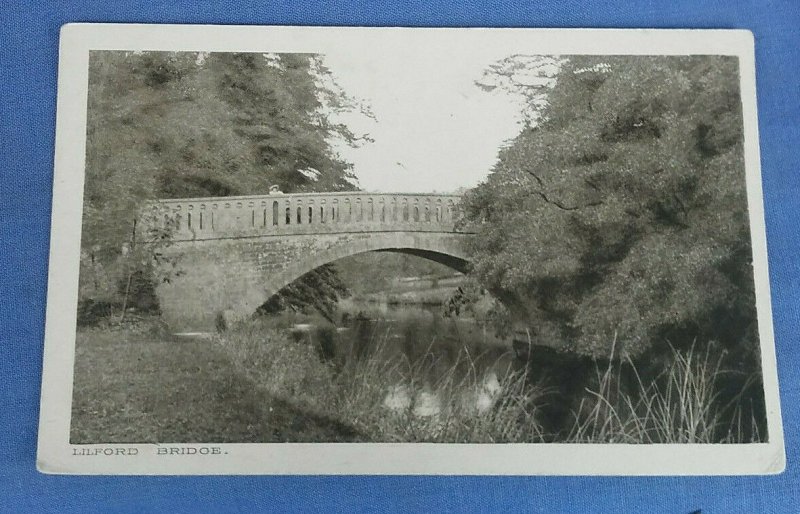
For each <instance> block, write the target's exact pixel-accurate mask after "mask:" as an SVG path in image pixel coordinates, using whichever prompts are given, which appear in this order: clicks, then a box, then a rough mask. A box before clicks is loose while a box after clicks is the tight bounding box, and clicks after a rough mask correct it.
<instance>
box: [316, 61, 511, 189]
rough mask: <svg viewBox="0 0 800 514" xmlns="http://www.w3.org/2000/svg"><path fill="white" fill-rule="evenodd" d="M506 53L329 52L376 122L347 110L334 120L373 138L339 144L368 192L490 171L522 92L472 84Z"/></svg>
mask: <svg viewBox="0 0 800 514" xmlns="http://www.w3.org/2000/svg"><path fill="white" fill-rule="evenodd" d="M503 57H506V54H497V53H496V52H495V53H492V51H491V50H489V49H487V50H485V51H484V52H483V53H481V51H477V52H476V51H473V49H470V51H468V52H465V51H463V50H461V51H459V49H457V48H450V49H448V48H441V47H440V48H437V49H436V51H425V52H420V51H418V50H417V51H414V50H408V49H405V48H403V47H394V48H385V47H384V48H380V49H369V48H365V49H364V51H363V52H357V53H353V52H349V53H327V54H325V55H324V63H325V65H326V66H327V67H328V68H329V69H330V71H331V73H332V74H333V75H334V77H335V79H336V81H337V82H338V84H339V85H340V86H341V87H342V89H343V90H344V91H345V92H346V93H347V94H348V95H350V96H351V97H355V98H357V99H359V100H361V101H362V102H363V103H365V104H366V105H368V106H369V107H370V109H371V111H372V112H373V114H374V115H375V118H376V121H373V120H371V119H370V118H368V117H366V116H363V115H361V114H360V113H350V114H346V115H341V116H337V117H335V118H334V119H335V120H336V121H339V122H343V123H345V124H346V125H347V126H348V127H350V129H351V130H352V131H353V132H354V133H356V134H362V133H367V134H369V135H370V136H371V137H372V138H373V139H374V140H375V141H374V143H366V144H363V145H361V146H360V147H358V148H349V147H347V146H346V145H344V144H335V145H334V147H335V149H336V150H337V151H338V152H339V153H340V155H341V156H342V157H343V158H344V159H345V160H346V161H348V162H351V163H352V164H353V171H354V173H355V175H356V177H357V178H358V181H359V185H360V187H361V188H362V189H364V190H366V191H381V192H422V193H424V192H434V191H435V192H452V191H455V190H457V189H459V188H464V187H472V186H475V185H476V184H478V183H479V182H480V181H482V180H483V179H485V178H486V176H487V174H488V173H489V171H490V170H491V168H492V166H493V165H494V163H495V162H496V160H497V153H498V149H499V148H500V147H501V145H503V143H504V142H506V141H508V140H510V139H512V138H513V137H515V136H516V135H517V134H518V133H519V130H520V128H521V127H520V125H519V122H520V120H521V112H522V103H521V102H522V100H521V98H519V97H517V96H514V95H511V94H505V93H500V92H492V93H489V92H486V91H484V90H482V89H481V88H479V87H478V86H476V85H475V81H476V80H478V79H480V78H481V75H482V73H483V71H484V70H485V69H486V68H487V67H488V66H489V65H490V64H492V63H493V62H495V61H497V60H499V59H502V58H503Z"/></svg>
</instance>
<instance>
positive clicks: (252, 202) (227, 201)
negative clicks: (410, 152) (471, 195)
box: [149, 192, 460, 239]
mask: <svg viewBox="0 0 800 514" xmlns="http://www.w3.org/2000/svg"><path fill="white" fill-rule="evenodd" d="M459 199H460V197H459V196H457V195H437V194H393V193H360V192H351V193H299V194H272V195H265V196H244V197H217V198H187V199H176V200H159V201H156V202H152V203H151V205H150V208H149V212H150V213H151V214H152V220H157V221H155V224H156V225H158V226H161V227H162V228H164V227H166V228H169V229H171V230H172V231H173V236H174V237H175V238H176V239H214V238H223V237H237V236H247V235H259V234H284V235H289V234H316V233H335V232H379V231H388V230H403V231H426V232H450V231H453V230H454V227H455V217H456V206H457V205H458V201H459ZM152 223H153V222H152V221H151V226H153V224H152Z"/></svg>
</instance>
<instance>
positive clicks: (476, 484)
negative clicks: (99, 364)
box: [0, 0, 800, 513]
mask: <svg viewBox="0 0 800 514" xmlns="http://www.w3.org/2000/svg"><path fill="white" fill-rule="evenodd" d="M81 4H82V5H78V3H77V2H75V3H72V2H65V1H44V0H35V1H30V2H24V1H22V0H4V1H2V2H0V352H2V353H1V355H0V391H1V392H0V511H3V512H6V511H8V512H38V511H42V512H94V511H97V512H109V511H113V512H116V511H120V512H141V511H151V510H157V511H161V510H163V511H169V512H196V511H232V512H249V511H253V510H258V511H281V512H282V511H317V512H328V511H364V510H370V511H402V512H406V511H497V512H504V511H526V512H570V513H575V512H648V513H650V512H654V513H655V512H664V513H689V512H692V511H694V510H697V509H702V511H703V512H704V513H734V512H742V513H750V512H753V513H760V512H800V470H798V466H797V463H798V456H800V439H798V436H800V430H798V420H799V419H800V416H799V414H800V412H799V411H800V394H799V393H800V391H799V387H800V361H798V357H800V348H799V347H798V345H797V334H798V327H799V326H800V325H799V323H798V322H799V321H800V302H798V300H799V299H800V298H799V297H800V259H798V258H797V257H798V253H800V252H798V250H800V238H799V237H798V236H800V229H798V223H797V217H798V214H800V178H798V174H799V173H800V52H798V46H800V45H799V44H800V2H798V0H745V1H738V2H735V1H731V0H714V1H707V2H699V1H697V0H671V1H669V2H663V5H662V2H658V1H656V0H649V1H640V2H624V1H621V0H620V1H615V0H592V1H581V0H542V1H538V2H525V1H512V0H509V1H496V2H494V3H481V2H478V1H475V0H467V1H463V0H461V1H459V0H449V1H448V0H444V1H438V0H437V1H434V0H383V1H382V2H379V3H376V4H374V5H371V4H369V3H367V2H364V1H361V0H347V1H341V2H335V3H334V2H327V1H325V0H306V1H304V2H296V3H295V2H291V1H288V0H281V1H268V0H267V1H260V2H259V1H252V0H251V1H244V2H234V1H233V0H223V1H217V2H214V1H211V0H180V1H174V2H158V3H157V2H151V1H146V0H127V1H117V0H114V1H109V0H85V1H83V2H81ZM77 21H82V22H139V23H225V24H309V25H376V26H393V25H404V26H454V27H459V26H489V27H665V28H671V27H687V28H688V27H701V28H746V29H750V30H752V31H753V32H754V34H755V39H756V54H757V64H758V77H757V80H758V100H759V105H758V108H759V124H760V130H761V149H762V166H763V183H764V194H765V206H766V218H767V219H766V222H767V232H768V240H769V252H770V258H769V263H770V274H771V284H772V299H773V309H774V317H775V336H776V341H777V351H778V361H779V375H780V382H781V397H782V405H783V415H784V426H785V430H786V441H787V453H788V455H787V458H788V469H787V472H786V473H784V474H783V475H780V476H773V477H756V478H751V477H733V478H724V477H723V478H673V477H668V478H541V477H539V478H537V477H532V478H495V477H444V478H442V477H440V478H433V477H358V476H356V477H195V478H188V477H175V478H172V477H159V478H148V477H67V476H46V475H41V474H39V473H38V472H37V471H36V469H35V466H34V459H35V451H36V429H37V427H36V424H37V418H38V403H39V381H40V377H41V357H42V339H43V329H44V312H45V292H46V285H47V284H46V277H47V266H48V263H47V255H48V241H49V223H50V201H51V191H52V189H51V187H52V173H53V137H54V127H55V103H56V64H57V51H58V31H59V27H60V26H61V25H62V24H64V23H66V22H77Z"/></svg>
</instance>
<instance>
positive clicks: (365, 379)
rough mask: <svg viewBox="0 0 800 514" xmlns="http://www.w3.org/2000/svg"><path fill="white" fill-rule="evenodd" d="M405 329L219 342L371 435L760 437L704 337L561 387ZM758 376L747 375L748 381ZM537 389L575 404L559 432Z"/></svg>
mask: <svg viewBox="0 0 800 514" xmlns="http://www.w3.org/2000/svg"><path fill="white" fill-rule="evenodd" d="M395 330H396V327H395ZM362 336H363V334H362ZM409 336H410V337H416V338H418V339H419V340H418V341H417V343H418V344H417V346H416V347H414V348H411V349H409V348H405V349H402V346H403V343H402V342H398V341H397V340H395V339H393V338H392V330H390V329H389V327H388V326H385V325H384V326H380V325H377V327H372V329H371V332H370V333H369V334H368V340H367V341H365V342H364V341H362V343H361V344H359V345H355V346H350V347H349V348H337V351H338V352H339V353H338V354H337V355H336V356H335V357H333V358H331V355H330V354H327V357H326V358H321V356H320V351H319V349H317V350H316V351H315V350H314V344H307V343H303V342H298V341H292V340H290V339H289V338H288V337H287V336H286V335H285V332H283V331H281V330H276V329H274V328H272V327H269V326H266V325H258V324H257V323H256V324H255V325H253V324H251V325H248V326H243V327H240V328H237V329H234V330H232V331H229V332H227V333H225V334H223V335H221V336H220V338H219V342H220V344H222V346H223V347H224V348H225V349H226V351H227V353H228V355H230V356H231V358H232V360H233V362H234V363H235V365H236V366H237V368H238V369H240V370H242V372H243V373H244V374H245V375H246V376H247V377H248V378H249V379H250V380H252V381H253V383H254V384H255V385H256V386H257V387H259V388H261V389H263V390H265V392H267V393H269V394H270V395H273V396H277V397H280V398H282V399H284V400H286V401H288V402H291V403H292V404H294V405H296V406H298V407H301V408H303V409H307V410H309V411H313V412H314V413H315V414H320V415H324V416H328V417H332V418H335V419H337V420H339V421H341V422H343V423H345V424H347V425H349V426H351V427H353V428H355V429H356V430H358V432H359V433H361V434H366V436H367V438H368V439H369V440H372V441H376V442H449V443H512V442H526V443H539V442H562V443H637V444H641V443H644V444H652V443H719V442H747V441H744V439H745V438H746V437H747V434H750V437H751V438H752V439H755V440H759V438H760V436H759V434H758V429H757V426H758V423H756V420H755V417H754V414H753V409H752V408H747V409H746V408H744V407H746V406H745V405H743V401H742V397H743V396H742V394H741V393H740V394H738V395H736V396H735V397H733V398H724V399H723V398H722V397H721V395H720V392H719V386H718V382H719V380H720V378H721V377H723V376H724V375H725V374H726V373H729V372H728V371H725V370H723V369H722V364H723V356H724V354H722V353H720V352H716V351H715V350H714V346H713V345H706V347H705V349H704V350H702V351H701V350H698V348H697V345H695V344H693V345H692V346H691V347H690V348H689V349H688V350H685V351H679V350H677V349H675V348H674V347H672V346H670V352H669V355H668V356H667V359H666V361H665V365H664V367H663V369H662V370H661V372H660V373H657V374H656V376H655V378H652V379H644V378H643V377H642V375H641V374H640V372H639V370H637V367H636V365H635V364H634V362H633V361H632V360H631V359H628V358H626V359H621V360H620V359H609V361H608V363H607V364H605V365H603V366H601V365H599V364H598V365H597V366H596V368H595V376H594V377H593V380H592V385H590V386H587V387H585V389H584V390H583V392H582V393H581V394H579V395H578V396H577V397H575V398H571V399H564V398H559V397H558V395H553V394H552V392H553V391H552V388H551V387H548V386H547V385H546V384H545V383H543V382H541V381H538V382H537V381H534V380H533V379H532V377H531V376H530V374H529V372H528V371H527V370H528V368H527V366H524V365H522V366H519V365H518V366H517V368H516V369H514V366H513V365H509V362H512V361H513V359H509V358H508V356H507V355H501V356H500V357H497V356H496V354H492V355H487V354H481V353H477V352H476V350H475V348H474V347H473V348H470V347H469V346H468V345H463V346H461V347H459V348H458V349H457V351H455V353H454V350H453V349H452V348H450V351H449V353H448V352H447V351H444V350H443V346H446V345H444V344H443V343H442V341H438V340H437V339H436V337H435V336H430V334H429V336H430V337H429V338H428V340H427V341H426V340H425V336H424V334H422V333H419V332H414V333H413V334H410V335H409ZM314 337H316V336H314V334H313V333H312V334H311V335H310V339H311V342H312V343H314V340H313V339H314ZM320 337H321V336H320ZM407 343H408V342H407V341H406V342H405V344H406V345H407ZM317 346H319V343H317ZM445 350H447V348H445ZM326 351H327V350H326ZM445 355H446V356H447V358H445ZM756 378H757V377H753V378H752V380H749V381H748V382H747V387H749V386H753V385H755V386H757V385H758V384H757V380H756ZM554 398H555V400H554ZM546 401H571V402H572V405H574V408H573V409H572V411H573V415H572V416H571V418H570V419H568V420H567V422H566V425H565V426H563V427H561V430H558V431H557V433H546V432H545V431H544V430H543V428H542V424H541V422H540V419H539V418H540V416H539V413H540V410H541V409H542V408H543V407H544V406H545V405H544V402H546ZM753 434H755V435H753Z"/></svg>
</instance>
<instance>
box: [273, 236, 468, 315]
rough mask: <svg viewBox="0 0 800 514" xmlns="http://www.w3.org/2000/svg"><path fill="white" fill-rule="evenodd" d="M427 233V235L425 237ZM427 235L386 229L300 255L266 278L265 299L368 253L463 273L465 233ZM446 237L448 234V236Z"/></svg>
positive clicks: (466, 262) (465, 257)
mask: <svg viewBox="0 0 800 514" xmlns="http://www.w3.org/2000/svg"><path fill="white" fill-rule="evenodd" d="M425 236H428V237H425ZM436 236H437V237H430V234H419V233H402V232H389V233H384V234H370V237H368V238H365V239H363V240H361V241H358V242H355V243H353V244H341V245H336V246H333V247H331V248H329V249H327V250H325V251H321V252H318V253H314V254H312V255H307V256H304V257H301V258H299V259H298V260H297V261H296V262H294V263H292V264H291V265H290V266H288V267H287V268H286V269H285V270H283V271H281V272H279V273H277V274H276V275H274V276H273V277H269V278H268V279H267V287H266V288H265V291H264V294H265V298H264V301H267V300H268V299H269V298H270V297H271V296H272V295H274V294H275V293H277V292H278V291H280V290H281V289H282V288H284V287H286V286H287V285H289V284H291V283H292V282H294V281H295V280H297V279H299V278H300V277H302V276H303V275H305V274H306V273H309V272H311V271H313V270H315V269H317V268H319V267H320V266H324V265H325V264H330V263H332V262H336V261H338V260H340V259H344V258H347V257H352V256H354V255H359V254H362V253H367V252H393V253H402V254H406V255H414V256H416V257H421V258H423V259H428V260H430V261H433V262H438V263H439V264H444V265H445V266H448V267H450V268H452V269H453V270H455V271H458V272H460V273H465V272H466V270H467V266H468V263H469V260H468V259H467V256H466V253H465V252H464V250H463V249H462V243H463V238H464V236H460V237H459V235H455V237H453V235H445V236H444V237H442V236H441V235H439V234H437V235H436ZM448 236H449V237H448Z"/></svg>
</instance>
